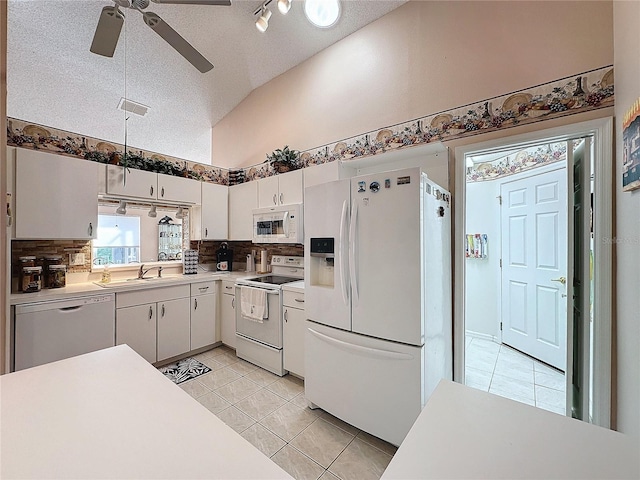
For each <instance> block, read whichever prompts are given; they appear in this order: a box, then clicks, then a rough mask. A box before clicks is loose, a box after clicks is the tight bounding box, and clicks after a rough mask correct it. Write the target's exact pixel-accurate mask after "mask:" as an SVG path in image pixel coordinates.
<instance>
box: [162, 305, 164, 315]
mask: <svg viewBox="0 0 640 480" xmlns="http://www.w3.org/2000/svg"><path fill="white" fill-rule="evenodd" d="M162 317H164V303H163V304H162Z"/></svg>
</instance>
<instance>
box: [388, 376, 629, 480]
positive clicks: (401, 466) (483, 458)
mask: <svg viewBox="0 0 640 480" xmlns="http://www.w3.org/2000/svg"><path fill="white" fill-rule="evenodd" d="M639 451H640V445H639V443H638V441H637V440H635V439H632V438H631V437H628V436H625V435H622V434H620V433H617V432H614V431H611V430H607V429H604V428H601V427H597V426H595V425H590V424H588V423H585V422H581V421H579V420H575V419H572V418H568V417H564V416H562V415H557V414H555V413H551V412H547V411H545V410H542V409H539V408H535V407H531V406H529V405H524V404H522V403H519V402H515V401H513V400H508V399H506V398H502V397H499V396H496V395H493V394H490V393H486V392H482V391H480V390H475V389H473V388H471V387H466V386H464V385H460V384H459V383H454V382H450V381H446V380H443V381H442V382H440V384H439V385H438V387H437V388H436V390H435V392H434V393H433V395H432V396H431V398H430V399H429V401H428V402H427V404H426V406H425V407H424V409H423V410H422V413H420V416H419V417H418V419H417V420H416V422H415V423H414V425H413V427H412V428H411V430H410V431H409V433H408V435H407V437H406V438H405V440H404V441H403V442H402V444H401V445H400V448H399V449H398V451H397V452H396V454H395V455H394V457H393V459H392V460H391V463H390V464H389V466H388V467H387V469H386V470H385V472H384V474H383V475H382V478H383V479H418V478H419V479H431V478H433V479H436V478H437V479H442V478H460V479H462V478H464V479H468V478H474V479H475V478H491V479H494V478H505V479H506V478H509V479H515V478H530V479H534V478H535V479H538V478H540V479H542V478H544V479H549V478H558V479H560V478H562V479H569V478H572V479H578V478H579V479H588V478H598V479H605V478H640V459H639V458H640V457H639V456H638V452H639Z"/></svg>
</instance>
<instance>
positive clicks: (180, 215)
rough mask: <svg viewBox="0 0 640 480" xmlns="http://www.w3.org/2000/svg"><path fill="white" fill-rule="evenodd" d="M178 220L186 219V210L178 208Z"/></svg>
mask: <svg viewBox="0 0 640 480" xmlns="http://www.w3.org/2000/svg"><path fill="white" fill-rule="evenodd" d="M176 218H184V210H183V209H182V207H178V211H177V212H176Z"/></svg>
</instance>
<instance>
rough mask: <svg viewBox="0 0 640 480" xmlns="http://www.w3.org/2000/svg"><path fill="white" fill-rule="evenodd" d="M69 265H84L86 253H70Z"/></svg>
mask: <svg viewBox="0 0 640 480" xmlns="http://www.w3.org/2000/svg"><path fill="white" fill-rule="evenodd" d="M69 265H72V266H78V265H84V253H70V254H69Z"/></svg>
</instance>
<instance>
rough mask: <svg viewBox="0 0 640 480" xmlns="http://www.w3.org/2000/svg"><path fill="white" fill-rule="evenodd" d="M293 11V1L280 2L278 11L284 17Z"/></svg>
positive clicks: (284, 0)
mask: <svg viewBox="0 0 640 480" xmlns="http://www.w3.org/2000/svg"><path fill="white" fill-rule="evenodd" d="M290 9H291V0H278V10H280V13H281V14H282V15H286V14H287V13H289V10H290Z"/></svg>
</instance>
